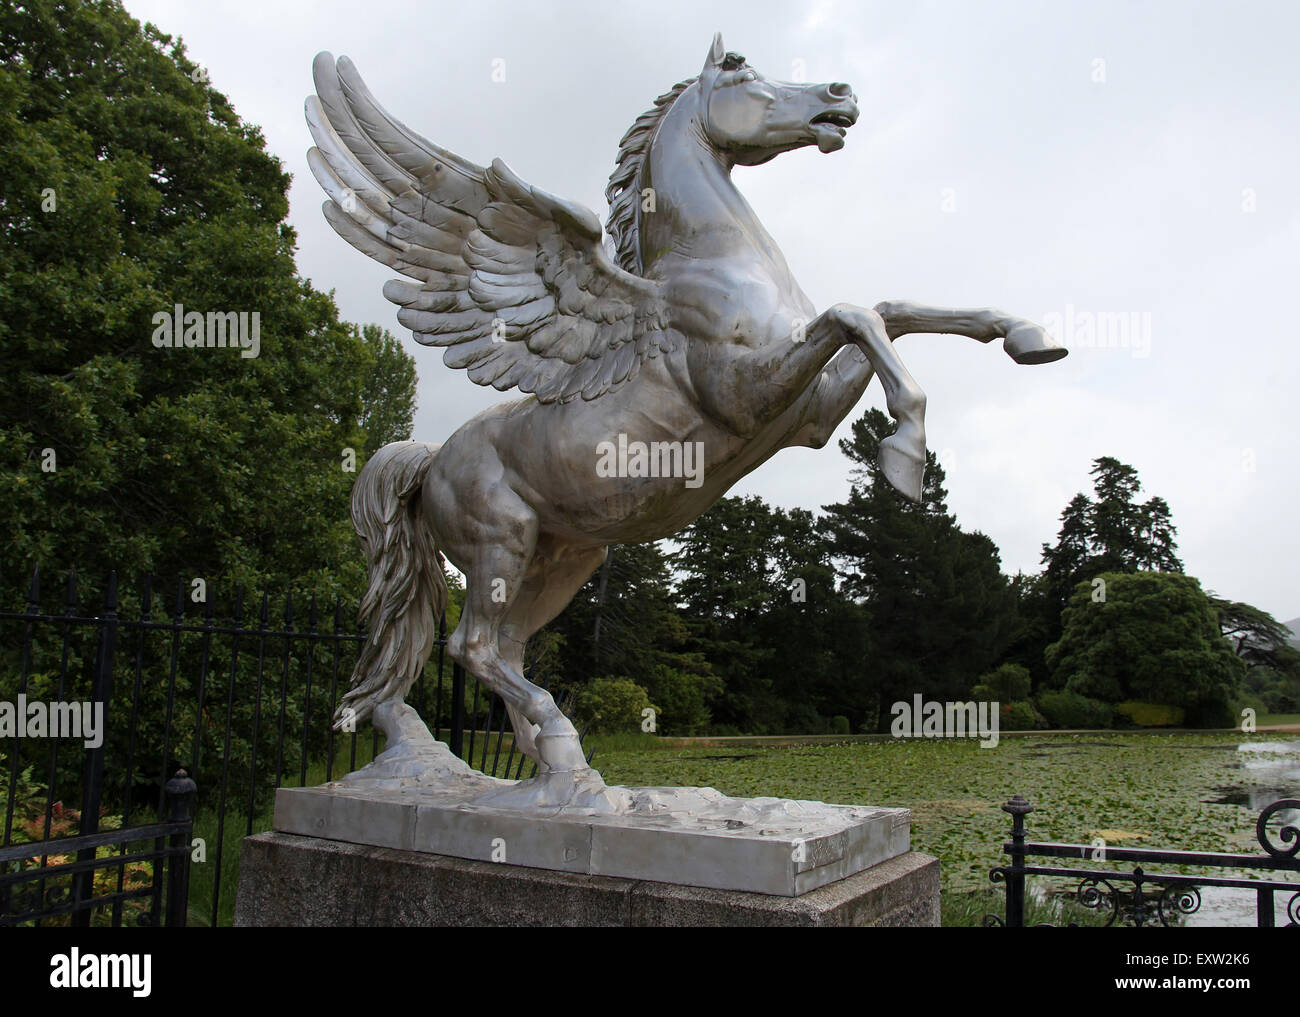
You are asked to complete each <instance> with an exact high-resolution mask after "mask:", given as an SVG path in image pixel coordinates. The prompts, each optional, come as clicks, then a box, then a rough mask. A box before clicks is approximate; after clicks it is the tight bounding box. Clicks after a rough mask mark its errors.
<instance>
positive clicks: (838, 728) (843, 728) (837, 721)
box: [831, 714, 850, 735]
mask: <svg viewBox="0 0 1300 1017" xmlns="http://www.w3.org/2000/svg"><path fill="white" fill-rule="evenodd" d="M849 730H850V729H849V718H848V717H845V716H844V715H843V714H836V715H835V716H834V717H832V718H831V734H837V735H846V734H848V733H849Z"/></svg>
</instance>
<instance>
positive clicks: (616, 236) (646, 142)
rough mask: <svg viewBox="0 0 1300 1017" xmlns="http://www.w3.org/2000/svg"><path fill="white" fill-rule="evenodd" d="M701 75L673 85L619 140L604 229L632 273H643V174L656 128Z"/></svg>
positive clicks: (618, 258)
mask: <svg viewBox="0 0 1300 1017" xmlns="http://www.w3.org/2000/svg"><path fill="white" fill-rule="evenodd" d="M697 80H698V78H687V79H686V80H685V81H679V82H678V83H677V84H675V85H673V87H672V88H670V89H669V90H668V91H667V92H665V93H664V94H663V95H661V96H659V98H658V99H656V100H655V104H654V108H653V109H648V110H646V111H645V112H644V113H642V114H641V115H640V116H639V117H637V118H636V122H635V123H634V124H633V125H632V126H631V127H629V128H628V129H627V133H626V134H624V135H623V140H622V141H620V142H619V143H618V164H617V165H616V166H615V167H614V172H613V173H611V174H610V175H609V185H608V186H607V187H606V188H605V200H606V201H608V202H609V218H608V219H606V220H605V229H606V231H607V232H608V233H609V235H610V238H611V239H612V240H613V241H614V252H613V253H614V256H615V261H616V262H617V263H618V266H619V268H621V269H623V270H624V271H625V272H631V273H632V274H633V275H641V274H643V272H644V270H645V266H644V265H642V263H641V189H642V188H641V176H642V171H643V170H644V168H645V162H646V156H647V155H648V154H649V153H650V143H651V142H652V141H653V140H654V136H655V129H656V128H657V127H658V126H659V122H660V121H661V120H663V118H664V114H665V113H667V112H668V110H669V109H671V108H672V105H673V103H674V102H676V101H677V97H678V96H679V95H681V94H682V93H683V92H684V91H686V89H687V88H689V87H690V86H691V85H693V84H694V83H695V82H696V81H697Z"/></svg>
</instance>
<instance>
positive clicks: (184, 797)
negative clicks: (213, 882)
mask: <svg viewBox="0 0 1300 1017" xmlns="http://www.w3.org/2000/svg"><path fill="white" fill-rule="evenodd" d="M197 790H198V785H196V784H195V783H194V781H193V780H192V779H190V775H189V774H188V773H186V772H185V771H184V770H177V771H176V776H175V777H173V778H172V779H171V780H169V781H168V782H167V785H166V794H167V822H169V823H184V824H185V828H184V829H183V830H178V831H177V832H176V833H173V834H172V835H171V837H170V838H168V845H167V846H168V847H169V848H170V849H171V855H170V857H169V858H168V860H167V915H166V919H165V921H166V925H167V926H168V927H169V928H183V927H184V926H185V919H186V914H187V912H188V910H189V897H190V846H191V843H192V842H193V839H194V795H195V792H196V791H197Z"/></svg>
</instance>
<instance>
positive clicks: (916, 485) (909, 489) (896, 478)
mask: <svg viewBox="0 0 1300 1017" xmlns="http://www.w3.org/2000/svg"><path fill="white" fill-rule="evenodd" d="M878 462H879V465H880V471H881V472H882V473H883V474H884V475H885V479H886V480H888V481H889V482H890V483H891V484H893V485H894V489H895V490H896V491H898V493H899V494H901V495H902V496H903V497H905V498H910V499H911V500H912V501H914V502H918V503H919V502H920V501H921V489H922V487H923V485H924V483H925V457H924V456H921V457H919V458H918V457H917V456H916V454H915V453H913V452H910V451H908V450H907V449H906V448H904V447H903V443H902V442H901V441H899V439H898V435H897V434H891V435H890V436H889V437H888V438H886V439H885V440H884V441H882V442H881V443H880V456H879V460H878Z"/></svg>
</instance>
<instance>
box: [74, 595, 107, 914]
mask: <svg viewBox="0 0 1300 1017" xmlns="http://www.w3.org/2000/svg"><path fill="white" fill-rule="evenodd" d="M100 626H101V627H100V638H99V652H98V654H97V655H96V659H95V678H94V686H93V689H92V691H91V700H92V702H93V706H92V709H96V708H98V710H99V744H98V745H97V746H95V747H94V748H88V749H86V777H85V781H86V783H85V786H84V787H83V788H82V789H81V834H82V835H83V836H85V835H87V834H92V833H98V832H99V805H100V800H101V798H102V796H103V791H104V756H105V754H106V753H107V752H108V712H109V708H110V706H111V705H112V700H113V654H114V651H115V649H116V646H117V573H116V572H110V573H109V574H108V586H107V588H106V589H105V591H104V614H103V618H102V620H101V622H100ZM84 733H85V732H83V734H84ZM94 858H95V849H94V848H85V849H83V850H81V851H79V852H77V861H79V862H88V861H93V860H94ZM94 896H95V870H94V869H87V870H86V871H85V872H80V873H78V874H77V875H76V877H75V878H74V879H73V901H74V902H75V903H77V904H80V903H82V902H83V901H89V900H90V899H91V898H93V897H94ZM92 910H93V908H90V907H85V908H78V909H77V910H76V911H74V912H73V913H72V925H73V927H74V928H82V929H87V928H89V927H90V913H91V911H92Z"/></svg>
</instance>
